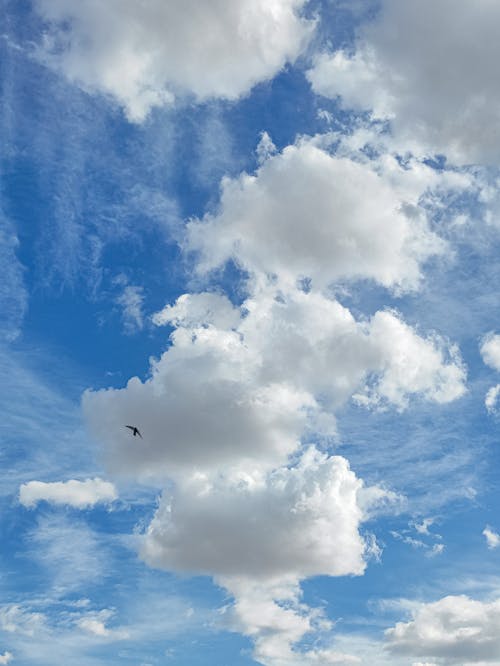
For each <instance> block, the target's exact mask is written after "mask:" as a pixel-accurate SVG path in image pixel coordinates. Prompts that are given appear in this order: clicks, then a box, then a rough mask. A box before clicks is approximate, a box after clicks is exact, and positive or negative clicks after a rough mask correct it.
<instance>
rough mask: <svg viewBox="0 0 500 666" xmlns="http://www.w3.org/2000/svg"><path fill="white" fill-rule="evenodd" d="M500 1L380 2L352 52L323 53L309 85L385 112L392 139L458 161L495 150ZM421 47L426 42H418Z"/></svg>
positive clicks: (499, 145)
mask: <svg viewBox="0 0 500 666" xmlns="http://www.w3.org/2000/svg"><path fill="white" fill-rule="evenodd" d="M499 20H500V6H499V5H498V3H497V2H495V1H494V0H485V1H484V2H482V3H481V6H480V9H479V8H478V4H477V2H475V0H463V1H462V2H460V3H456V2H454V0H441V1H440V2H433V0H421V1H419V2H412V3H406V2H400V1H399V0H383V2H382V3H381V9H380V12H379V14H378V16H377V18H376V19H375V20H374V22H372V23H370V24H368V25H365V26H364V27H363V29H362V30H361V31H360V33H359V35H358V39H357V42H356V49H355V52H354V53H353V54H348V53H346V52H344V51H337V52H336V53H333V54H322V55H321V56H319V57H318V59H317V61H316V63H315V66H314V68H313V69H312V70H311V71H310V72H309V79H310V81H311V83H312V86H313V89H314V90H315V91H316V92H317V93H319V94H321V95H325V96H328V97H337V96H341V98H342V103H343V104H344V106H345V107H349V108H354V109H367V110H372V112H373V114H374V115H375V116H376V117H378V118H389V119H390V120H391V123H392V129H393V133H394V136H395V139H396V141H398V142H399V144H400V145H404V146H405V147H406V148H408V147H411V146H413V145H414V146H422V147H423V149H424V150H425V149H427V148H429V149H431V150H435V151H437V152H442V153H444V154H446V155H448V156H450V157H451V158H453V159H455V160H459V161H461V162H493V163H497V162H498V158H499V156H500V121H499V118H498V114H497V113H496V112H495V109H496V108H497V107H498V105H499V103H500V92H499V90H498V86H497V85H496V75H495V63H496V62H497V61H498V58H499V57H500V45H499V42H498V39H497V34H496V30H495V26H496V25H497V24H498V21H499ZM423 45H425V48H423Z"/></svg>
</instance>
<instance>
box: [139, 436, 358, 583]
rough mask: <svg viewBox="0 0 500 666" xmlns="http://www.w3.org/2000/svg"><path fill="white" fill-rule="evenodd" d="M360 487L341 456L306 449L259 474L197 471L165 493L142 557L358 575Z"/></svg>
mask: <svg viewBox="0 0 500 666" xmlns="http://www.w3.org/2000/svg"><path fill="white" fill-rule="evenodd" d="M362 487H363V484H362V482H361V481H360V480H359V479H358V478H357V477H356V475H355V474H354V472H352V471H351V470H350V469H349V465H348V463H347V461H346V460H345V459H344V458H342V457H340V456H334V457H327V456H326V455H324V454H320V453H319V452H318V451H316V450H315V449H313V448H311V449H309V450H308V451H306V452H305V453H304V454H303V456H302V458H301V459H300V461H299V463H298V464H297V465H296V466H295V467H292V468H288V467H283V468H279V469H277V470H275V471H273V472H270V473H269V474H267V475H266V476H264V477H260V478H256V477H252V476H250V475H246V476H243V475H242V476H241V477H240V478H237V479H233V480H228V479H223V478H222V479H216V480H214V481H210V480H209V479H207V478H206V477H204V476H201V475H200V476H199V477H195V478H194V479H192V480H191V481H190V483H189V484H187V485H186V486H184V487H183V488H182V489H177V492H176V494H175V495H174V496H172V495H171V494H170V493H165V494H164V496H163V498H162V501H161V503H160V506H159V508H158V511H157V513H156V516H155V518H154V519H153V521H152V523H151V524H150V526H149V528H148V531H147V535H146V538H145V542H144V546H143V550H142V553H143V557H144V558H145V559H146V561H147V562H149V563H150V564H152V565H154V566H159V567H162V568H165V569H169V570H175V571H190V572H197V573H209V574H215V575H221V576H222V575H224V576H249V577H253V578H256V579H258V578H273V577H280V576H289V575H292V576H294V577H295V578H303V577H307V576H311V575H315V574H328V575H332V576H340V575H346V574H361V573H362V572H363V571H364V568H365V559H364V555H365V552H366V549H367V545H366V543H365V542H364V540H363V539H362V537H361V536H360V534H359V531H358V528H359V525H360V523H361V521H362V519H363V511H362V508H361V506H360V500H359V496H360V494H361V489H362Z"/></svg>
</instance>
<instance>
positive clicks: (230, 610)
mask: <svg viewBox="0 0 500 666" xmlns="http://www.w3.org/2000/svg"><path fill="white" fill-rule="evenodd" d="M223 583H224V585H225V586H226V587H228V589H230V590H231V591H232V593H233V594H234V595H235V602H234V603H233V604H231V605H230V606H228V607H226V609H225V617H224V620H225V624H227V626H228V628H230V629H232V630H233V631H238V632H240V633H243V634H245V635H247V636H249V637H251V638H252V639H253V641H254V645H255V648H254V652H253V658H254V659H255V661H257V662H258V663H260V664H265V665H266V666H313V665H314V664H325V665H326V664H329V665H331V664H336V665H337V666H348V665H353V664H359V663H360V661H361V660H360V659H358V658H357V657H354V656H351V655H348V654H345V653H342V652H340V651H338V650H335V649H334V648H328V647H326V648H325V647H324V648H319V647H315V648H312V649H301V648H300V647H299V648H297V644H298V643H299V642H300V641H301V640H302V639H303V638H304V636H306V635H310V634H312V633H314V634H315V635H316V637H318V634H319V635H321V634H322V633H327V632H328V631H329V630H331V628H332V623H331V622H329V621H328V620H327V619H326V618H325V617H324V615H323V613H322V612H321V611H318V610H313V609H310V608H309V607H308V606H307V605H306V604H304V603H303V602H302V601H301V596H302V595H301V590H300V588H299V587H298V585H297V584H296V583H294V582H293V581H280V582H274V583H267V584H266V585H262V584H259V583H256V582H255V581H254V580H249V579H246V578H241V579H230V580H223Z"/></svg>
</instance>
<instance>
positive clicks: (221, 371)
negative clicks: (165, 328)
mask: <svg viewBox="0 0 500 666" xmlns="http://www.w3.org/2000/svg"><path fill="white" fill-rule="evenodd" d="M205 317H206V319H205V320H204V318H205ZM155 321H156V322H157V323H170V325H172V326H174V331H173V333H172V334H171V346H170V347H169V349H168V350H167V351H166V352H164V354H163V355H162V356H161V358H160V359H157V360H154V361H153V362H152V365H151V376H150V378H149V379H146V380H145V381H141V380H139V379H138V378H137V377H135V378H132V379H131V380H130V381H129V382H128V384H127V386H126V387H125V388H123V389H107V390H101V391H96V392H92V391H88V392H86V393H85V395H84V397H83V408H84V412H85V414H86V417H87V421H88V423H89V426H90V427H91V429H92V431H93V432H94V434H95V436H96V438H97V439H98V440H99V441H100V442H102V443H103V444H105V446H106V448H105V455H106V458H107V460H108V463H109V466H110V469H112V470H114V471H115V472H119V473H125V474H127V473H128V474H130V473H131V474H133V475H136V474H139V475H142V476H144V477H147V476H150V477H154V476H156V477H169V478H172V477H176V476H178V475H179V474H181V475H182V474H184V475H185V474H188V475H189V474H191V473H192V472H193V470H198V471H202V472H204V473H209V472H210V471H212V472H216V471H217V470H220V469H221V468H224V469H228V468H234V469H236V468H240V469H250V470H256V469H260V470H268V469H272V468H273V467H276V466H279V465H281V464H283V463H284V462H286V460H287V458H288V456H290V455H291V454H293V453H294V452H296V451H297V450H298V449H299V448H300V446H301V442H302V441H303V440H305V441H307V439H308V437H309V436H311V435H312V434H314V436H315V437H326V438H331V437H334V436H335V433H336V429H335V415H334V410H335V409H336V408H337V407H339V406H341V405H343V404H345V403H346V401H347V400H349V398H350V397H351V396H352V395H353V394H354V395H355V399H356V401H357V402H359V403H361V404H364V405H366V406H367V407H373V406H375V407H386V406H389V405H393V406H395V407H396V408H398V409H404V408H405V407H406V406H407V405H408V402H409V399H410V397H411V396H412V395H420V396H421V397H423V398H425V399H428V400H430V401H434V402H437V403H446V402H450V401H452V400H454V399H456V398H458V397H459V396H460V395H462V394H463V393H464V391H465V385H464V381H465V370H464V368H463V367H462V364H461V362H460V359H459V357H458V353H457V352H456V350H455V349H454V348H453V347H452V346H451V347H450V346H449V345H448V344H447V343H446V342H445V341H443V340H440V339H439V338H438V337H436V336H434V337H429V338H427V339H425V338H422V337H421V336H419V335H418V334H417V333H416V332H415V331H414V330H413V329H412V328H411V327H410V326H408V325H407V324H405V323H404V322H403V321H402V320H401V318H400V317H399V316H398V315H397V314H396V313H394V312H390V311H382V312H378V313H376V314H375V315H374V316H373V317H372V319H371V320H369V321H361V322H358V321H356V320H355V319H354V317H353V316H352V314H351V313H350V312H349V310H347V309H346V308H344V307H343V306H342V305H340V304H339V303H338V302H337V301H335V300H332V299H329V298H327V297H326V296H323V295H322V294H319V293H317V292H310V293H305V292H304V291H301V290H300V289H293V290H290V291H288V292H284V291H279V292H278V293H277V292H276V291H275V290H273V289H265V290H262V291H260V292H259V293H258V294H257V293H255V294H254V295H253V296H252V297H250V298H248V299H247V300H246V301H245V302H244V303H243V304H242V306H241V307H240V308H237V307H235V306H233V305H231V304H230V303H229V301H228V300H227V298H225V297H223V296H219V295H217V294H198V295H184V296H182V297H180V298H179V299H178V300H177V302H176V303H175V304H174V305H173V306H167V307H166V308H165V309H164V310H162V311H161V312H160V313H159V314H158V315H156V317H155ZM216 324H217V325H219V326H223V325H224V326H226V328H218V327H217V326H216ZM127 422H133V423H134V424H137V425H138V426H139V428H140V430H141V433H142V434H143V439H142V440H139V441H138V440H137V438H133V437H131V436H130V432H129V431H128V430H126V429H125V428H124V427H123V424H124V423H127Z"/></svg>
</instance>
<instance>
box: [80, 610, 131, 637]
mask: <svg viewBox="0 0 500 666" xmlns="http://www.w3.org/2000/svg"><path fill="white" fill-rule="evenodd" d="M113 615H114V611H112V610H110V609H108V608H105V609H103V610H100V611H94V612H91V613H86V614H85V615H84V616H82V617H80V618H79V619H78V622H77V624H78V626H79V627H80V628H81V629H83V630H84V631H85V632H87V633H88V634H91V635H92V636H97V637H98V638H104V639H107V640H113V641H117V640H118V641H119V640H126V639H127V638H129V633H128V632H127V631H126V630H125V629H119V628H109V627H108V626H106V623H107V622H108V621H109V620H110V619H111V618H112V617H113Z"/></svg>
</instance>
